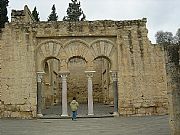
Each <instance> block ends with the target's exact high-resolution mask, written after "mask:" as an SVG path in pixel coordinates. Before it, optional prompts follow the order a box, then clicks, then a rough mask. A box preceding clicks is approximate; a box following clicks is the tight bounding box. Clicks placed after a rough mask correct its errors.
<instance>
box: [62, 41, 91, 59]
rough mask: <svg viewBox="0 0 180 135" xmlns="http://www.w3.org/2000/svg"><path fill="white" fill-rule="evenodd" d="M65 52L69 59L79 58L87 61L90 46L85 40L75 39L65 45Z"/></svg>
mask: <svg viewBox="0 0 180 135" xmlns="http://www.w3.org/2000/svg"><path fill="white" fill-rule="evenodd" d="M64 51H65V53H66V55H67V57H68V59H69V58H71V57H73V56H79V57H82V58H85V59H86V58H87V55H88V53H89V45H88V43H87V42H86V41H84V40H81V39H73V40H71V41H68V42H66V43H65V45H64Z"/></svg>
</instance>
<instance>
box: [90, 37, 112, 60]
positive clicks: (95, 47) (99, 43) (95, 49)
mask: <svg viewBox="0 0 180 135" xmlns="http://www.w3.org/2000/svg"><path fill="white" fill-rule="evenodd" d="M90 47H91V52H92V54H93V56H94V58H96V57H99V56H106V57H108V58H109V57H110V56H111V53H112V50H113V48H115V45H114V43H113V42H112V41H111V40H109V39H97V40H95V41H93V42H91V44H90Z"/></svg>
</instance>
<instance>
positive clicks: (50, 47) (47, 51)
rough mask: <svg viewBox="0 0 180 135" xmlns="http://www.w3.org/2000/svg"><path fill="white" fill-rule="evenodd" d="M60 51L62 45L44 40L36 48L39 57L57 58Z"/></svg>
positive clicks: (54, 41) (55, 41)
mask: <svg viewBox="0 0 180 135" xmlns="http://www.w3.org/2000/svg"><path fill="white" fill-rule="evenodd" d="M61 49H62V44H61V43H60V42H59V41H57V40H46V41H43V42H41V43H40V44H39V45H38V46H37V48H36V52H37V53H39V54H40V56H41V57H45V58H47V57H57V56H58V55H59V53H60V51H61Z"/></svg>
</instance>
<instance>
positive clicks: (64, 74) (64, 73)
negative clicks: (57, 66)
mask: <svg viewBox="0 0 180 135" xmlns="http://www.w3.org/2000/svg"><path fill="white" fill-rule="evenodd" d="M58 74H59V76H60V77H67V76H68V75H69V74H70V71H60V72H59V73H58Z"/></svg>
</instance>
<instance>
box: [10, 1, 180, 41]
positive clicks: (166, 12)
mask: <svg viewBox="0 0 180 135" xmlns="http://www.w3.org/2000/svg"><path fill="white" fill-rule="evenodd" d="M80 1H81V8H82V10H83V11H84V13H85V15H86V19H87V20H133V19H142V18H143V17H145V18H147V20H148V22H147V28H148V30H149V34H148V36H149V38H150V40H151V41H152V42H153V43H155V38H154V35H155V33H156V32H157V31H159V30H163V31H170V32H173V34H175V33H176V31H177V29H178V28H180V15H179V14H180V7H179V6H180V0H80ZM69 2H71V0H9V6H8V14H9V18H10V12H11V10H12V9H15V10H22V9H23V7H24V5H28V7H29V8H30V10H33V9H34V7H35V6H36V7H37V10H38V12H39V14H40V19H41V20H42V21H46V20H47V18H48V16H49V14H50V13H51V8H52V5H53V4H55V5H56V10H57V14H58V16H59V20H62V18H63V17H64V16H66V10H67V8H68V3H69Z"/></svg>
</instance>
